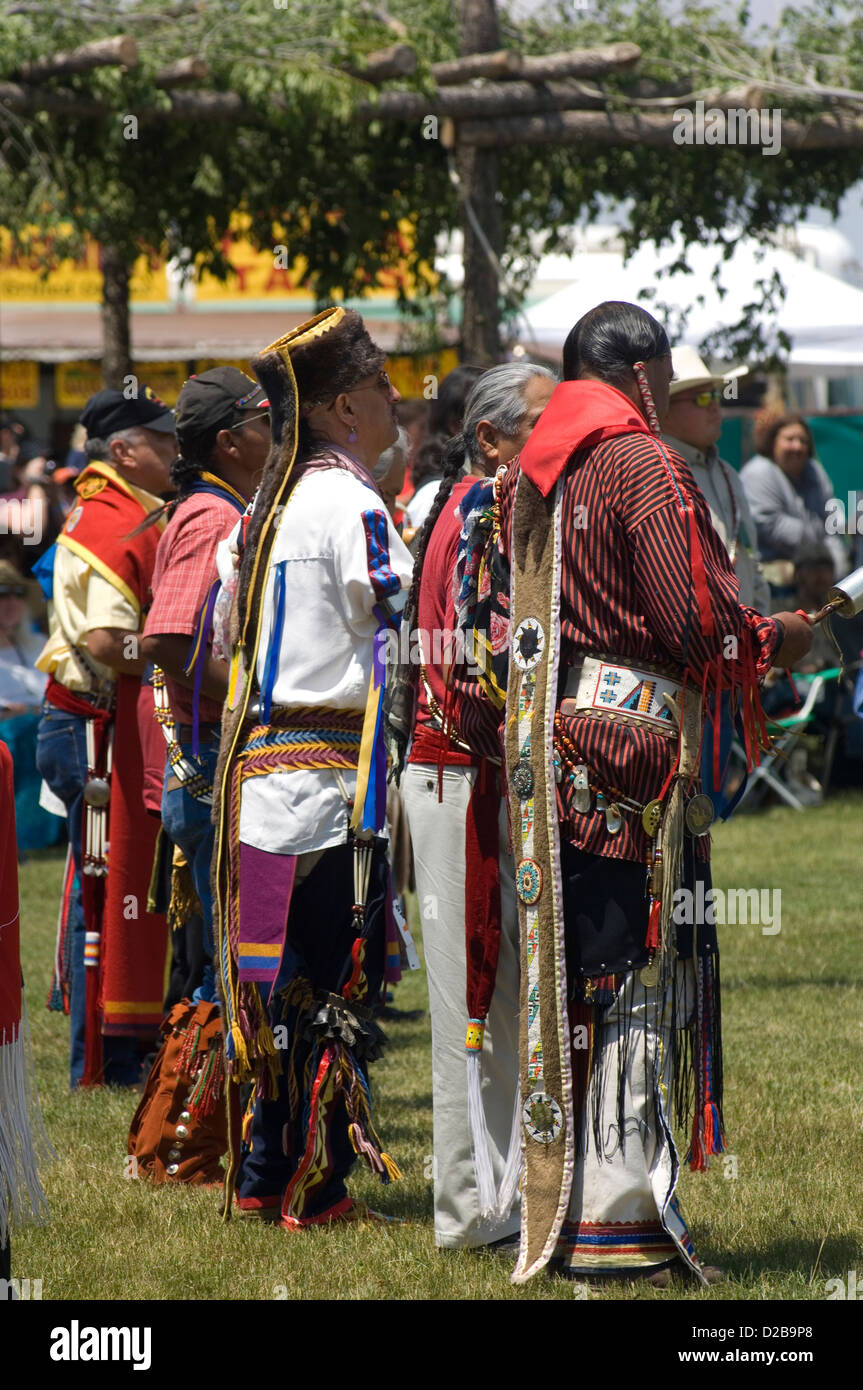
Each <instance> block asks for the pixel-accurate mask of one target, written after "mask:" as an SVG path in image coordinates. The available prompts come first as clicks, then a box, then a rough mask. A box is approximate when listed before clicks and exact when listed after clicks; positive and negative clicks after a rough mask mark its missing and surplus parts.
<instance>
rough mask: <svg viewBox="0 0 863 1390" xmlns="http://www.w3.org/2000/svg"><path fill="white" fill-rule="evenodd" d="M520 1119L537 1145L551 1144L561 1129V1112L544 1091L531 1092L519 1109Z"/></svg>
mask: <svg viewBox="0 0 863 1390" xmlns="http://www.w3.org/2000/svg"><path fill="white" fill-rule="evenodd" d="M521 1118H522V1121H523V1123H524V1127H525V1129H526V1130H527V1132H528V1134H529V1135H530V1137H531V1139H535V1140H536V1141H537V1143H538V1144H551V1143H552V1142H553V1141H554V1140H555V1139H556V1138H557V1136H558V1135H559V1134H560V1131H561V1130H562V1129H563V1111H562V1110H561V1108H560V1106H559V1105H558V1103H557V1101H556V1100H553V1099H552V1097H551V1096H550V1095H548V1093H547V1092H546V1091H531V1093H530V1095H529V1096H528V1098H527V1100H526V1101H525V1102H524V1105H523V1106H522V1107H521Z"/></svg>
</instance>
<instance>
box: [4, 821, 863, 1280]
mask: <svg viewBox="0 0 863 1390" xmlns="http://www.w3.org/2000/svg"><path fill="white" fill-rule="evenodd" d="M861 820H863V796H859V795H857V796H849V795H846V796H843V798H842V799H836V800H833V801H829V802H828V803H827V804H826V805H825V806H823V807H820V808H817V809H815V810H809V811H806V812H805V813H803V814H799V813H796V812H793V811H789V810H786V809H775V810H770V811H767V812H764V813H762V814H759V815H757V816H748V817H741V818H740V819H738V820H737V821H736V822H734V823H732V824H730V825H728V826H722V827H720V829H719V831H718V833H717V834H716V835H715V836H714V861H713V862H714V879H715V883H716V884H717V886H720V887H724V888H731V887H746V888H759V889H760V888H768V889H775V888H778V889H781V894H782V896H781V930H780V931H778V932H776V933H775V934H772V935H765V934H763V932H762V929H761V927H760V926H758V925H750V926H726V927H722V928H720V941H721V943H722V951H723V964H722V973H723V1010H724V1029H725V1066H726V1127H727V1133H728V1141H729V1154H730V1155H731V1156H733V1158H734V1159H735V1160H736V1162H734V1163H731V1162H729V1161H723V1160H722V1159H717V1160H714V1162H713V1165H712V1167H711V1170H710V1172H709V1173H707V1174H702V1175H691V1174H689V1173H688V1172H687V1173H686V1174H685V1175H684V1177H683V1179H682V1182H681V1186H680V1189H679V1192H680V1195H681V1199H682V1204H683V1208H684V1211H685V1212H686V1214H687V1217H688V1219H689V1222H690V1226H691V1229H692V1233H693V1236H694V1239H695V1244H696V1248H697V1249H698V1252H699V1254H700V1256H701V1258H702V1259H704V1260H705V1261H707V1262H710V1263H714V1264H721V1265H722V1266H724V1268H725V1269H726V1270H727V1271H728V1274H729V1279H728V1282H727V1283H725V1284H723V1285H721V1286H718V1287H715V1288H713V1289H712V1290H710V1291H709V1292H705V1291H700V1290H698V1289H695V1288H692V1287H690V1286H689V1285H688V1284H687V1285H684V1284H675V1285H674V1286H672V1288H671V1289H670V1290H667V1291H663V1292H659V1291H657V1290H654V1289H649V1288H644V1287H642V1286H639V1285H633V1284H629V1283H623V1282H617V1283H614V1284H611V1285H608V1286H607V1287H603V1288H602V1289H596V1288H592V1289H591V1290H590V1294H589V1296H590V1298H591V1299H609V1298H617V1299H619V1298H627V1299H639V1300H642V1299H646V1300H655V1301H659V1302H662V1301H668V1300H672V1301H674V1300H679V1299H691V1300H711V1301H715V1300H722V1299H782V1298H788V1299H823V1298H824V1297H825V1296H826V1290H825V1283H826V1281H827V1280H828V1279H830V1278H831V1277H837V1276H838V1277H839V1278H843V1279H844V1278H845V1277H846V1275H847V1274H848V1272H849V1271H851V1270H854V1269H857V1270H859V1271H860V1277H859V1280H858V1282H859V1283H860V1286H861V1288H863V1142H861V1141H863V1133H861V1130H863V941H861V924H863V910H861V848H863V837H861ZM61 869H62V863H61V861H60V859H59V858H57V857H46V858H38V857H34V858H32V859H31V860H30V861H29V862H28V863H26V864H24V865H23V866H22V869H21V923H22V937H23V948H22V949H23V963H24V970H25V977H26V980H27V982H28V986H29V1000H30V1022H31V1030H32V1035H33V1045H34V1052H35V1059H36V1068H37V1077H38V1085H39V1091H40V1095H41V1100H42V1107H43V1112H44V1116H45V1121H46V1125H47V1128H48V1132H49V1134H50V1136H51V1138H52V1141H53V1143H54V1146H55V1148H56V1150H57V1153H58V1159H57V1161H56V1162H55V1163H54V1164H53V1165H52V1166H51V1167H50V1168H48V1169H47V1171H46V1186H47V1191H48V1195H49V1199H50V1203H51V1213H52V1219H51V1222H50V1224H48V1225H46V1226H43V1227H41V1228H40V1227H32V1228H28V1229H25V1230H22V1231H20V1232H17V1233H16V1234H15V1236H14V1239H13V1273H14V1274H15V1275H16V1276H18V1277H19V1278H31V1279H39V1278H41V1279H42V1281H43V1298H44V1299H46V1300H48V1299H75V1298H88V1299H97V1298H107V1299H140V1298H156V1299H183V1298H186V1299H188V1298H197V1299H208V1298H229V1299H246V1298H249V1299H272V1298H288V1299H291V1298H302V1297H329V1298H334V1299H358V1298H388V1299H406V1300H417V1299H425V1298H431V1299H481V1300H490V1299H518V1300H534V1299H546V1300H547V1299H572V1297H573V1288H572V1286H571V1285H570V1284H567V1283H565V1282H564V1281H562V1280H559V1279H552V1278H547V1277H545V1276H539V1277H538V1278H536V1279H534V1280H533V1281H532V1282H531V1283H530V1284H529V1285H527V1286H526V1287H523V1288H518V1289H515V1288H513V1287H512V1286H511V1284H510V1282H509V1268H508V1267H507V1266H506V1265H505V1264H504V1263H503V1262H502V1261H500V1260H497V1259H495V1258H494V1257H491V1256H488V1255H476V1254H471V1253H469V1252H464V1251H461V1252H446V1253H437V1252H436V1251H435V1248H434V1243H433V1236H432V1186H431V1181H430V1178H429V1176H428V1174H429V1173H430V1168H431V1068H430V1053H429V1026H428V1017H427V1013H426V1007H427V1001H426V990H425V980H424V976H423V974H422V972H416V973H414V974H412V975H408V976H406V977H405V979H404V981H403V983H402V984H401V985H399V986H398V988H397V991H396V998H395V1004H396V1007H397V1008H398V1009H399V1010H401V1011H404V1012H405V1013H411V1012H413V1011H418V1014H419V1016H418V1017H415V1018H402V1019H399V1020H396V1021H394V1022H392V1023H390V1024H389V1025H388V1029H387V1031H388V1033H389V1035H390V1039H391V1042H390V1047H389V1050H388V1053H387V1055H386V1057H385V1058H384V1060H383V1061H381V1062H380V1063H378V1064H376V1065H375V1067H374V1069H373V1084H374V1086H375V1092H376V1101H377V1119H378V1124H379V1128H380V1130H381V1133H382V1134H383V1135H384V1137H385V1140H386V1145H387V1147H388V1149H390V1151H391V1152H392V1153H393V1154H394V1155H395V1156H396V1158H397V1160H398V1162H399V1164H400V1166H401V1167H402V1169H403V1172H404V1180H403V1181H402V1182H399V1183H396V1184H393V1185H391V1186H389V1187H379V1186H377V1185H376V1184H374V1183H373V1182H372V1181H371V1178H370V1177H369V1176H368V1175H367V1174H366V1173H365V1170H363V1171H362V1172H360V1171H359V1169H358V1170H357V1176H356V1178H355V1179H354V1181H353V1187H354V1193H355V1195H357V1196H359V1197H360V1198H362V1199H363V1200H366V1201H371V1202H372V1203H373V1205H375V1206H376V1207H377V1208H378V1209H379V1210H381V1211H385V1212H388V1213H391V1214H393V1215H395V1216H399V1217H403V1218H407V1222H408V1224H407V1225H405V1226H402V1227H398V1228H396V1229H380V1228H369V1227H348V1228H341V1229H335V1230H333V1231H332V1232H326V1231H316V1232H309V1233H304V1234H303V1235H300V1236H296V1235H295V1236H289V1235H287V1234H286V1233H284V1232H282V1231H279V1230H278V1229H274V1228H271V1227H266V1226H260V1225H257V1224H251V1223H246V1222H244V1221H241V1220H237V1219H235V1220H233V1221H231V1222H230V1223H229V1224H227V1225H226V1224H223V1222H222V1221H221V1219H220V1216H219V1202H218V1196H217V1195H216V1194H215V1193H214V1192H210V1191H207V1192H202V1191H195V1190H192V1189H188V1188H187V1189H181V1188H174V1189H170V1190H169V1189H167V1188H165V1187H161V1188H152V1187H150V1186H148V1185H147V1184H146V1183H145V1182H144V1181H130V1180H127V1179H125V1178H124V1160H125V1154H126V1142H125V1141H126V1134H127V1131H128V1125H129V1120H130V1118H131V1116H132V1113H133V1111H134V1108H135V1104H136V1100H135V1097H134V1096H131V1095H130V1094H129V1093H124V1092H111V1091H106V1090H98V1091H89V1092H79V1093H77V1094H75V1095H70V1094H69V1092H68V1089H67V1062H68V1059H67V1051H68V1048H67V1033H68V1025H67V1022H66V1020H65V1019H63V1018H62V1017H61V1016H59V1015H57V1014H49V1013H47V1011H46V1010H45V1009H44V1008H43V1007H42V1006H43V1001H44V999H45V996H46V992H47V984H48V976H49V970H50V962H51V958H52V952H53V936H54V929H55V928H54V924H55V918H56V907H57V900H58V895H59V888H60V876H61ZM417 934H418V933H417ZM735 1170H736V1176H734V1172H735Z"/></svg>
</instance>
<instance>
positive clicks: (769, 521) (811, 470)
mask: <svg viewBox="0 0 863 1390" xmlns="http://www.w3.org/2000/svg"><path fill="white" fill-rule="evenodd" d="M761 448H762V450H763V454H762V455H760V456H758V455H757V456H756V457H755V458H752V459H750V460H749V462H748V463H747V464H745V465H744V467H743V468H742V469H741V473H740V480H741V482H742V483H743V490H744V492H745V493H746V498H747V501H748V502H749V506H750V508H751V510H752V515H753V517H754V519H755V526H756V529H757V532H758V549H759V550H760V552H761V556H762V559H763V560H764V563H765V567H767V566H770V565H772V570H768V571H767V577H768V579H769V580H770V583H771V585H772V586H773V587H774V588H776V587H779V588H782V587H787V586H790V584H791V582H792V578H793V561H794V558H795V556H796V555H797V552H798V551H799V550H800V548H801V546H804V545H815V544H823V545H826V546H827V549H828V550H829V551H830V553H831V555H832V557H833V563H834V565H835V567H836V574H837V576H838V577H839V578H841V577H842V576H843V575H845V574H847V573H848V568H849V561H848V555H847V552H846V548H845V543H844V541H843V540H842V538H841V537H840V536H838V535H836V534H831V531H830V516H831V512H830V507H829V505H828V504H829V502H830V499H831V498H832V496H833V484H832V483H831V482H830V479H829V477H828V476H827V473H826V472H825V470H824V469H823V468H822V466H821V464H820V463H819V462H818V460H817V459H816V458H815V456H814V455H815V445H814V443H813V440H812V431H811V430H810V428H809V426H808V425H807V423H806V421H805V420H804V419H803V417H802V416H801V415H791V414H786V415H778V416H776V417H775V418H774V419H773V420H772V421H771V422H770V424H769V425H768V427H767V429H766V430H765V431H764V435H763V438H762V440H761ZM777 561H781V562H784V563H783V564H781V565H777V564H776V562H777Z"/></svg>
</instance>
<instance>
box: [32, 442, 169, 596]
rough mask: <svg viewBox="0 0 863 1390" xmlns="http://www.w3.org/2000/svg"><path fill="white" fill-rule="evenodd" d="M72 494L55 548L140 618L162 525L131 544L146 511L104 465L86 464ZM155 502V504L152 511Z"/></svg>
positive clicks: (124, 483) (111, 470)
mask: <svg viewBox="0 0 863 1390" xmlns="http://www.w3.org/2000/svg"><path fill="white" fill-rule="evenodd" d="M75 491H76V492H77V494H78V497H79V499H80V500H79V502H78V504H77V506H76V507H74V508H73V510H72V511H71V512H70V513H69V515H68V516H67V518H66V523H65V525H64V527H63V530H62V531H61V532H60V535H59V536H58V537H57V544H58V545H62V546H65V547H66V549H67V550H71V551H73V553H74V554H76V555H79V556H80V557H81V559H82V560H85V561H86V563H87V564H88V565H90V566H91V567H92V568H93V569H94V570H96V571H97V573H98V574H101V575H102V577H103V579H107V581H108V583H109V584H113V586H114V588H115V589H118V590H119V591H120V593H121V594H123V596H124V597H125V598H127V599H128V600H129V602H130V603H131V604H132V606H133V607H134V608H136V609H137V610H138V612H139V613H142V612H143V611H144V610H145V609H146V608H147V607H148V606H149V603H150V598H151V594H150V583H151V581H152V578H153V566H154V565H155V563H156V549H157V547H158V544H159V537H160V536H161V534H162V531H163V529H164V520H163V519H162V518H160V520H159V522H158V523H157V524H156V525H154V526H150V527H148V528H147V530H146V531H143V532H142V533H141V535H140V536H133V537H131V538H130V533H131V532H132V531H134V529H135V527H136V526H139V525H140V524H141V522H142V521H143V519H144V517H145V516H146V515H147V511H146V508H145V506H144V504H143V503H142V502H141V501H140V500H139V498H138V497H137V496H136V495H135V493H134V492H133V491H132V489H131V487H130V486H129V484H128V483H126V482H124V480H123V479H122V478H121V477H120V476H119V474H118V473H117V472H116V470H115V469H113V468H112V467H111V465H110V464H107V463H89V464H88V465H87V467H86V468H85V469H84V471H83V473H81V474H80V476H79V477H78V479H77V480H76V482H75ZM145 495H146V494H145ZM158 501H159V499H158V498H154V499H153V505H154V506H156V505H158Z"/></svg>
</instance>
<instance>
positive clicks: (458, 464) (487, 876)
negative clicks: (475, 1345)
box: [404, 363, 554, 1255]
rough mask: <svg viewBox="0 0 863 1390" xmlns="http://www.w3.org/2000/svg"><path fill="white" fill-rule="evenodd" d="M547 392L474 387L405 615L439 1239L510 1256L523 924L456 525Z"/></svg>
mask: <svg viewBox="0 0 863 1390" xmlns="http://www.w3.org/2000/svg"><path fill="white" fill-rule="evenodd" d="M553 387H554V378H553V376H552V374H551V372H549V371H547V370H546V368H544V367H537V366H534V365H531V364H528V363H507V364H504V365H503V366H499V367H492V368H491V369H490V370H489V371H487V372H485V373H484V374H483V375H482V376H480V377H479V379H478V380H477V381H476V383H475V385H474V387H473V390H472V391H471V394H470V396H469V397H468V400H467V403H466V406H465V416H464V429H463V432H462V434H460V435H457V436H456V437H455V438H454V439H452V440H451V441H450V443H449V445H448V447H447V449H446V451H445V454H444V474H443V478H442V480H441V484H440V489H439V491H438V494H437V497H436V498H435V501H434V503H433V505H432V509H431V512H430V513H429V516H428V519H427V521H426V523H425V526H424V529H423V531H422V533H421V535H420V538H419V546H418V552H417V558H416V564H415V567H414V577H413V585H412V588H411V593H410V598H409V600H408V605H407V617H406V622H407V623H409V624H410V627H411V628H412V629H413V630H414V635H413V640H414V643H416V642H418V643H419V648H420V661H421V663H422V664H421V665H419V666H417V667H413V668H412V671H411V674H412V675H413V676H414V679H417V678H418V687H419V688H418V692H417V709H416V718H415V722H414V729H413V740H412V744H411V748H410V752H409V754H408V766H407V769H406V773H405V780H404V802H405V809H406V812H407V816H408V821H409V824H410V829H411V837H412V840H413V846H414V863H415V869H416V881H417V896H418V900H419V905H420V912H421V914H422V922H423V933H424V943H425V953H426V966H427V970H428V984H429V1007H430V1012H431V1023H432V1086H433V1093H434V1207H435V1241H436V1243H437V1245H439V1246H442V1247H444V1248H450V1249H455V1248H459V1247H463V1246H466V1247H468V1248H485V1247H489V1246H492V1247H494V1248H495V1249H497V1250H498V1251H500V1252H501V1253H504V1254H505V1253H512V1254H513V1255H514V1254H515V1252H516V1250H517V1248H518V1231H519V1225H520V1220H519V1212H518V1200H517V1191H516V1188H517V1177H518V1168H517V1158H518V1155H519V1153H520V1136H519V1131H518V1128H517V1126H514V1124H513V1107H514V1102H515V1094H516V1088H517V1079H518V955H517V950H518V921H517V914H516V908H515V893H514V888H513V880H514V872H513V867H512V859H511V856H510V854H509V851H508V849H507V845H508V840H509V836H508V831H507V825H506V809H505V807H504V804H503V802H502V800H501V789H500V745H499V742H498V732H497V731H498V723H499V712H498V710H497V709H496V708H495V707H494V706H492V705H491V704H490V703H489V701H488V700H487V699H486V698H485V696H484V695H482V693H481V692H480V691H479V689H478V688H477V687H476V686H475V685H474V686H473V688H471V681H470V677H469V674H468V670H469V668H468V667H467V664H466V663H459V662H458V661H457V660H455V659H454V657H453V653H452V652H450V651H448V650H447V648H448V646H449V642H450V639H451V638H452V635H453V633H454V630H455V627H456V618H455V604H454V597H453V592H452V589H453V575H454V572H455V569H456V559H457V552H458V546H459V536H460V532H461V530H462V522H463V515H466V513H467V512H468V511H469V510H471V508H472V507H474V506H475V505H476V502H477V494H480V493H481V494H483V498H484V499H485V501H486V502H488V501H489V500H490V493H491V479H492V478H493V477H494V475H495V474H496V473H497V472H498V471H499V470H501V469H505V468H506V466H507V465H508V464H509V463H510V462H511V460H512V459H513V458H515V456H516V455H517V454H518V452H519V450H520V449H521V447H522V446H523V444H524V443H525V441H526V440H527V439H528V437H529V435H530V433H531V430H532V429H533V427H534V425H535V424H536V422H537V420H538V419H539V417H540V415H541V414H542V411H543V409H544V408H545V405H546V403H547V401H548V399H549V397H550V396H551V392H552V389H553ZM465 463H466V465H467V474H466V476H462V475H463V472H464V469H465ZM480 503H482V498H481V499H480ZM492 991H493V993H492ZM489 1005H490V1007H489ZM483 1037H484V1039H485V1042H484V1045H483ZM480 1058H481V1059H482V1060H481V1061H480ZM513 1140H514V1141H515V1144H514V1146H513Z"/></svg>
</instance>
